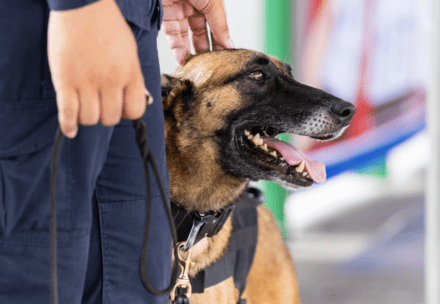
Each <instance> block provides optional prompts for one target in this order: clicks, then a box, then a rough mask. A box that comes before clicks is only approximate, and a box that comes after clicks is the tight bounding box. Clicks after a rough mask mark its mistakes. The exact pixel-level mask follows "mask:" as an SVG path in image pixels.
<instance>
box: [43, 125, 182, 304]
mask: <svg viewBox="0 0 440 304" xmlns="http://www.w3.org/2000/svg"><path fill="white" fill-rule="evenodd" d="M133 126H134V128H135V130H136V143H137V145H138V147H139V150H140V153H141V156H142V163H143V166H144V173H145V181H146V190H147V192H146V193H147V198H146V211H145V230H144V238H143V243H142V252H141V261H140V273H141V278H142V282H143V283H144V286H145V288H146V289H147V290H148V291H149V292H150V293H151V294H153V295H169V293H170V291H171V290H172V289H173V287H174V285H175V284H176V282H177V278H178V270H179V265H178V259H177V258H175V259H174V265H173V272H172V274H171V280H170V285H169V286H168V287H167V288H165V289H163V290H160V289H157V288H155V287H154V286H153V285H152V284H151V282H150V280H149V279H148V273H147V264H146V257H147V249H148V238H149V236H150V225H149V223H150V218H151V196H150V193H151V191H150V177H149V168H148V163H150V165H151V168H152V169H153V173H154V176H155V178H156V181H157V184H158V185H159V190H160V194H161V197H162V203H163V206H164V208H165V211H166V214H167V219H168V225H169V227H170V230H171V236H172V238H173V248H174V256H175V257H177V250H178V249H177V245H176V244H177V232H176V227H175V224H174V220H173V217H172V215H171V208H170V205H169V202H168V201H167V198H166V193H165V188H164V186H163V182H162V180H161V178H160V175H159V169H158V166H157V162H156V158H155V157H154V155H153V153H152V152H151V150H150V147H149V145H148V137H147V126H146V125H145V123H144V121H143V120H142V119H137V120H134V121H133ZM62 138H63V134H62V133H61V130H60V129H59V128H58V130H57V132H56V135H55V143H54V147H53V151H52V160H51V164H50V227H49V229H50V302H51V303H52V304H58V303H59V300H58V277H57V222H56V171H57V162H58V155H59V150H60V145H61V140H62Z"/></svg>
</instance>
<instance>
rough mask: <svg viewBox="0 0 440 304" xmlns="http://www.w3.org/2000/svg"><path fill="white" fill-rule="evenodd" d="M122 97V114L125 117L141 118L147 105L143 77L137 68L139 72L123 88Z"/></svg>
mask: <svg viewBox="0 0 440 304" xmlns="http://www.w3.org/2000/svg"><path fill="white" fill-rule="evenodd" d="M123 96H124V99H123V106H122V116H123V117H124V118H127V119H131V120H134V119H138V118H141V117H142V116H143V115H144V113H145V108H146V107H147V104H146V98H145V85H144V77H143V76H142V73H141V71H140V68H139V72H137V73H136V75H135V76H134V77H133V78H132V80H131V81H130V82H129V83H128V85H127V86H126V87H125V88H124V95H123Z"/></svg>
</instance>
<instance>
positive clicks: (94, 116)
mask: <svg viewBox="0 0 440 304" xmlns="http://www.w3.org/2000/svg"><path fill="white" fill-rule="evenodd" d="M99 117H100V101H99V91H98V88H97V87H86V88H82V89H81V90H80V91H79V113H78V123H79V124H81V125H84V126H93V125H96V124H97V123H98V121H99Z"/></svg>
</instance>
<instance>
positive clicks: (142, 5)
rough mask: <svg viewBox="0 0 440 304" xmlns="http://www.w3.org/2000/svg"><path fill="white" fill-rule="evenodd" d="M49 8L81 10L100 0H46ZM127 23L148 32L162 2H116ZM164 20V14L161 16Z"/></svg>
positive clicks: (138, 0)
mask: <svg viewBox="0 0 440 304" xmlns="http://www.w3.org/2000/svg"><path fill="white" fill-rule="evenodd" d="M46 1H47V4H48V5H49V8H50V9H51V10H54V11H63V10H69V9H74V8H79V7H82V6H85V5H87V4H91V3H94V2H97V1H99V0H46ZM115 1H116V3H117V4H118V6H119V9H120V10H121V12H122V14H123V15H124V17H125V19H127V21H130V22H132V23H134V24H136V25H138V26H140V27H142V28H144V29H146V30H149V29H150V28H151V24H152V23H153V22H154V20H152V19H153V18H154V13H155V11H158V12H162V7H161V3H160V0H115ZM160 18H161V19H162V14H160ZM159 25H160V24H159Z"/></svg>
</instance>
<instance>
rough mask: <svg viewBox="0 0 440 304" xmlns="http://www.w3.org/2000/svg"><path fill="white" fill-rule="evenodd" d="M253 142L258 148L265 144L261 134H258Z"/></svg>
mask: <svg viewBox="0 0 440 304" xmlns="http://www.w3.org/2000/svg"><path fill="white" fill-rule="evenodd" d="M252 141H253V142H254V144H255V145H257V146H261V145H262V144H263V140H262V139H261V138H260V134H259V133H257V135H255V136H254V138H252Z"/></svg>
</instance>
